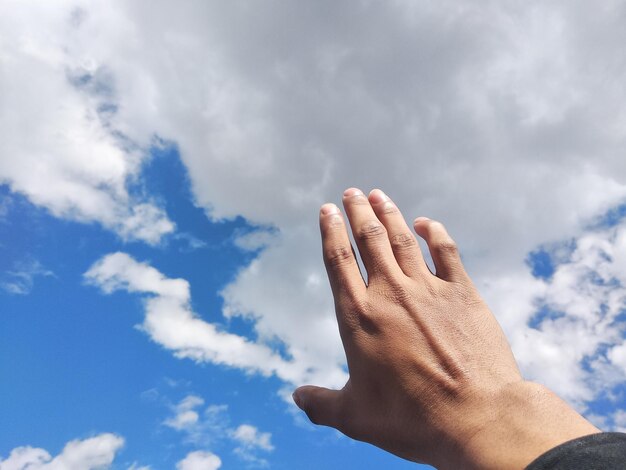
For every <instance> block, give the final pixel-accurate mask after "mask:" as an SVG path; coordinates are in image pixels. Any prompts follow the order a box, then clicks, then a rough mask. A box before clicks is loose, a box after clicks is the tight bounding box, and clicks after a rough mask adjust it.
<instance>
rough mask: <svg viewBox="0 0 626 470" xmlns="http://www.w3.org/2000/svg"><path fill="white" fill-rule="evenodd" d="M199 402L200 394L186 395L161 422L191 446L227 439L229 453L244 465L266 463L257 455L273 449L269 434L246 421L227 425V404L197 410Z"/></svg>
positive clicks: (261, 464)
mask: <svg viewBox="0 0 626 470" xmlns="http://www.w3.org/2000/svg"><path fill="white" fill-rule="evenodd" d="M203 405H204V400H203V399H202V398H201V397H198V396H196V395H188V396H186V397H185V398H183V399H182V400H181V401H180V402H179V403H178V404H177V405H176V406H174V407H173V411H174V415H173V416H172V417H170V418H168V419H167V420H165V422H164V423H163V424H165V425H166V426H169V427H171V428H173V429H175V430H177V431H180V432H182V433H184V434H185V435H186V437H187V440H188V441H189V442H190V443H193V444H195V445H202V446H208V445H211V444H214V443H215V442H218V441H223V440H224V439H228V440H230V442H231V443H234V445H235V446H234V448H233V453H234V454H235V455H237V456H238V457H239V458H240V459H241V460H243V461H244V462H246V463H247V464H250V465H254V466H262V467H265V466H268V465H269V462H268V461H267V460H266V459H264V458H262V457H261V456H260V455H259V454H262V453H265V454H267V453H268V452H272V451H273V450H274V445H273V444H272V434H271V433H269V432H262V431H259V429H258V428H257V427H256V426H254V425H252V424H249V423H244V424H240V425H239V426H237V427H236V428H231V427H230V423H229V417H228V414H227V412H228V406H226V405H209V406H207V407H206V408H205V409H204V410H202V411H201V410H200V408H201V407H202V406H203Z"/></svg>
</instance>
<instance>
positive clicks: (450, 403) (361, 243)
mask: <svg viewBox="0 0 626 470" xmlns="http://www.w3.org/2000/svg"><path fill="white" fill-rule="evenodd" d="M343 204H344V207H345V212H346V215H347V217H348V219H349V222H350V226H351V229H352V233H353V236H354V240H355V241H356V244H357V249H358V250H359V253H360V255H361V259H362V261H363V265H364V266H365V269H366V271H367V282H365V281H364V279H363V277H362V276H361V273H360V271H359V267H358V264H357V261H356V259H355V256H354V252H353V250H352V246H351V243H350V239H349V236H348V231H347V230H348V229H347V225H346V222H345V220H344V218H343V216H342V214H341V213H340V211H339V209H338V208H337V207H336V206H335V205H333V204H325V205H324V206H322V208H321V210H320V229H321V233H322V246H323V256H324V262H325V264H326V269H327V272H328V277H329V280H330V285H331V288H332V293H333V297H334V300H335V310H336V313H337V322H338V325H339V332H340V335H341V339H342V342H343V345H344V349H345V352H346V358H347V364H348V370H349V373H350V378H349V380H348V382H347V383H346V385H345V386H344V388H343V389H341V390H329V389H325V388H321V387H315V386H312V385H307V386H304V387H300V388H298V389H297V390H296V391H295V393H294V401H295V402H296V404H297V405H298V406H299V407H300V408H302V409H303V410H304V411H305V412H306V414H307V415H308V417H309V418H310V419H311V421H312V422H313V423H316V424H321V425H326V426H331V427H333V428H336V429H338V430H339V431H341V432H343V433H344V434H346V435H347V436H350V437H352V438H354V439H358V440H361V441H365V442H369V443H371V444H373V445H376V446H378V447H380V448H382V449H385V450H387V451H389V452H391V453H394V454H396V455H398V456H400V457H403V458H405V459H408V460H412V461H415V462H422V463H428V464H430V465H434V466H436V467H437V468H441V469H445V468H450V469H453V468H454V469H463V468H494V469H496V468H497V469H507V468H523V467H524V466H526V465H527V464H529V463H530V462H531V461H532V460H533V459H534V458H536V457H538V456H539V455H540V454H542V453H543V452H545V451H547V450H549V449H551V448H552V447H554V446H556V445H558V444H561V443H563V442H566V441H567V440H570V439H574V438H576V437H580V436H583V435H587V434H592V433H594V432H599V430H598V429H596V428H595V427H594V426H593V425H591V424H590V423H588V422H587V421H586V420H585V419H583V418H582V417H581V416H580V415H578V414H577V413H576V412H575V411H574V410H573V409H571V408H570V407H569V406H568V405H567V404H565V403H564V402H563V401H562V400H560V399H559V398H558V397H557V396H556V395H554V394H552V393H551V392H550V391H549V390H547V389H546V388H544V387H542V386H540V385H538V384H533V383H530V382H526V381H524V380H523V379H522V376H521V374H520V372H519V369H518V367H517V364H516V362H515V358H514V357H513V354H512V352H511V349H510V347H509V344H508V342H507V340H506V337H505V336H504V333H503V332H502V329H501V328H500V326H499V324H498V322H497V321H496V319H495V317H494V316H493V314H492V313H491V312H490V310H489V308H488V307H487V305H486V304H485V302H484V301H483V300H482V299H481V297H480V295H479V294H478V292H477V290H476V288H475V287H474V285H473V283H472V281H471V280H470V278H469V277H468V275H467V274H466V272H465V269H464V267H463V265H462V263H461V258H460V256H459V252H458V249H457V247H456V244H455V243H454V241H453V240H452V238H451V237H450V236H449V235H448V233H447V231H446V229H445V228H444V226H443V225H442V224H440V223H438V222H435V221H432V220H430V219H427V218H423V217H421V218H418V219H416V220H415V222H414V230H415V232H416V233H417V234H418V235H419V236H420V237H422V238H423V239H424V240H425V241H426V243H427V245H428V248H429V251H430V254H431V257H432V259H433V263H434V265H435V273H431V272H430V270H429V268H428V266H427V264H426V263H425V261H424V258H423V255H422V253H421V251H420V248H419V245H418V243H417V239H416V238H415V236H414V235H413V232H412V231H411V230H410V229H409V227H408V226H407V224H406V223H405V221H404V218H403V216H402V214H401V213H400V211H399V210H398V208H397V207H396V205H395V204H394V203H393V202H392V201H391V200H390V199H389V198H388V197H387V196H386V195H385V194H384V193H383V192H382V191H380V190H374V191H372V192H371V193H370V195H369V197H368V196H365V195H364V194H363V193H362V192H361V191H360V190H358V189H355V188H351V189H348V190H346V191H345V193H344V197H343Z"/></svg>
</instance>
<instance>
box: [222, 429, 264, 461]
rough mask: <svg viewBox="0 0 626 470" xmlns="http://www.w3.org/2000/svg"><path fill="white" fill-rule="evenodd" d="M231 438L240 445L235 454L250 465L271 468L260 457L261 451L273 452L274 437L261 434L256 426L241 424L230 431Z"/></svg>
mask: <svg viewBox="0 0 626 470" xmlns="http://www.w3.org/2000/svg"><path fill="white" fill-rule="evenodd" d="M230 436H231V438H232V439H233V440H235V441H236V442H237V443H238V445H237V447H235V449H234V450H233V452H234V453H235V454H236V455H238V456H239V457H240V458H241V459H242V460H244V461H246V462H248V463H249V464H252V465H255V466H261V467H267V466H269V462H268V461H267V460H266V459H264V458H261V457H259V455H258V453H259V451H262V452H271V451H273V450H274V446H273V445H272V435H271V434H270V433H269V432H260V431H259V430H258V429H257V427H256V426H253V425H251V424H241V425H239V426H238V427H237V428H236V429H233V430H231V431H230Z"/></svg>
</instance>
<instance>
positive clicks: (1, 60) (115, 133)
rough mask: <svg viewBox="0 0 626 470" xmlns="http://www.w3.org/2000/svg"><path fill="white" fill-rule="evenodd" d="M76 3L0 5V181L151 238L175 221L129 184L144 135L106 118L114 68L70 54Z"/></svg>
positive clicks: (71, 212) (62, 211)
mask: <svg viewBox="0 0 626 470" xmlns="http://www.w3.org/2000/svg"><path fill="white" fill-rule="evenodd" d="M73 5H74V3H73V2H58V3H56V4H54V5H52V4H46V5H38V4H36V2H33V3H31V4H28V3H21V2H13V1H9V2H2V5H0V67H2V69H3V70H9V71H10V72H9V73H3V74H2V75H0V90H2V101H1V103H2V105H1V106H0V129H2V131H1V133H2V134H1V135H2V138H1V139H0V155H2V158H0V184H2V183H5V184H9V186H10V188H11V189H12V190H13V191H15V192H19V193H22V194H24V195H25V196H26V197H28V199H29V200H30V201H32V202H33V203H34V204H37V205H40V206H43V207H46V208H47V209H48V210H49V211H50V212H51V213H52V214H54V215H56V216H59V217H64V218H69V219H73V220H79V221H83V222H92V221H95V222H99V223H101V224H102V225H103V226H104V227H106V228H109V229H111V230H114V231H116V232H117V233H118V234H119V235H120V236H121V237H122V238H123V239H131V240H132V239H137V240H143V241H145V242H148V243H151V244H154V243H157V242H158V241H159V240H160V238H161V236H162V235H164V234H166V233H169V232H171V231H172V230H173V229H174V225H173V224H172V222H171V221H169V219H168V218H167V216H166V215H165V213H164V212H163V211H162V210H161V209H160V208H158V207H157V206H156V205H154V204H153V203H151V202H150V201H148V200H146V198H144V197H141V196H139V195H132V194H131V193H130V192H129V189H130V188H131V187H133V185H134V183H135V182H136V181H135V180H136V179H137V177H138V175H139V171H140V169H141V164H142V161H143V160H144V159H145V155H146V153H145V147H146V146H148V145H149V144H150V141H149V140H143V141H132V140H129V139H128V137H127V136H125V135H124V134H123V133H121V132H120V131H119V129H117V128H116V127H115V124H114V123H113V122H111V120H110V119H108V114H109V111H110V110H111V109H114V107H115V106H117V105H118V104H117V103H116V99H115V84H114V83H113V81H112V80H113V77H112V76H111V75H110V74H109V73H108V71H107V69H106V66H104V64H97V63H94V62H93V61H91V60H90V59H89V57H86V56H84V55H79V54H76V50H75V48H74V46H73V44H74V43H75V41H77V40H78V39H79V38H77V37H76V35H75V31H76V28H77V27H78V25H79V24H80V22H81V16H80V13H79V12H78V10H74V6H73ZM142 147H143V148H142Z"/></svg>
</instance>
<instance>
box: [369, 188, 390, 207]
mask: <svg viewBox="0 0 626 470" xmlns="http://www.w3.org/2000/svg"><path fill="white" fill-rule="evenodd" d="M369 199H370V201H371V202H373V203H374V204H379V203H381V202H387V201H390V200H391V199H389V196H387V195H386V194H385V193H384V192H382V191H381V190H380V189H374V190H372V192H371V193H370V197H369Z"/></svg>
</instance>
